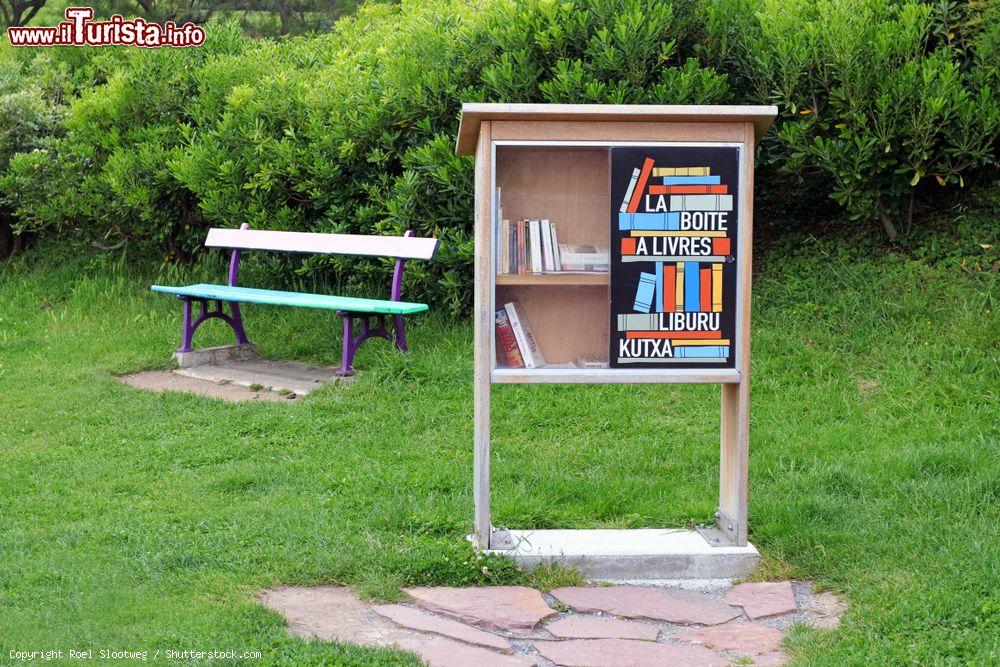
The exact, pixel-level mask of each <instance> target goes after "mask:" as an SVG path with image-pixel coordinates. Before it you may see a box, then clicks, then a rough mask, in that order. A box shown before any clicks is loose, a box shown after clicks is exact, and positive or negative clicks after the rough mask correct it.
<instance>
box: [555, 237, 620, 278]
mask: <svg viewBox="0 0 1000 667" xmlns="http://www.w3.org/2000/svg"><path fill="white" fill-rule="evenodd" d="M559 259H560V263H561V270H563V271H574V272H592V273H607V272H608V269H609V267H610V266H611V251H610V249H609V248H606V247H604V246H593V245H572V244H569V243H562V244H560V245H559Z"/></svg>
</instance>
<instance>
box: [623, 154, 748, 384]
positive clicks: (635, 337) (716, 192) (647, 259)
mask: <svg viewBox="0 0 1000 667" xmlns="http://www.w3.org/2000/svg"><path fill="white" fill-rule="evenodd" d="M626 173H627V172H626ZM651 178H655V179H656V182H650V179H651ZM721 181H722V177H721V176H719V175H718V174H712V173H711V168H710V167H707V166H698V165H693V166H686V167H658V166H656V165H655V164H653V160H652V159H651V158H649V157H646V158H644V159H643V162H642V167H641V168H638V167H633V168H632V174H631V179H630V181H629V183H628V184H627V187H626V190H625V196H624V199H623V200H622V203H621V207H620V209H619V211H618V213H617V215H618V229H619V232H622V234H621V235H620V237H619V240H618V241H616V242H617V243H618V244H619V246H618V247H617V248H616V250H617V251H620V253H619V254H618V255H617V258H618V261H619V262H620V263H622V265H624V266H628V265H630V264H631V265H634V263H642V264H643V270H641V271H639V272H638V275H637V277H636V278H635V280H636V283H635V296H634V300H633V303H632V311H633V312H631V313H621V312H619V313H618V314H617V338H618V340H619V342H620V344H621V345H622V347H621V348H619V350H618V352H619V353H618V354H617V356H616V363H620V364H670V363H672V362H676V363H722V362H726V361H727V360H729V359H730V357H731V355H732V340H731V339H730V338H729V337H728V336H727V337H723V328H722V327H723V325H722V319H721V317H722V315H721V313H723V305H724V303H723V292H724V285H723V271H724V266H725V265H726V264H727V263H729V262H732V257H731V255H732V250H733V246H732V239H731V237H730V232H731V229H730V228H728V227H727V226H726V217H725V216H726V215H727V214H730V215H731V214H732V212H733V210H734V201H733V200H734V196H733V194H732V193H731V192H730V185H729V184H723V183H722V182H721ZM682 213H683V214H684V215H685V216H688V214H689V213H690V214H691V217H685V218H684V222H683V224H684V226H685V228H684V229H681V225H682V222H681V216H682ZM703 214H704V215H705V216H706V217H704V218H702V217H700V216H702V215H703ZM695 216H698V217H695ZM707 216H712V217H707ZM647 266H648V268H645V267H647ZM631 275H635V274H631ZM727 330H728V329H727ZM626 343H627V345H626ZM618 344H619V343H615V345H618Z"/></svg>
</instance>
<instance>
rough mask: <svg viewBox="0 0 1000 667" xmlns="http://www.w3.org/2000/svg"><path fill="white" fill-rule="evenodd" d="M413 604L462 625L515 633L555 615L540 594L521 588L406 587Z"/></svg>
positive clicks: (530, 627) (554, 611)
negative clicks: (459, 622) (466, 624)
mask: <svg viewBox="0 0 1000 667" xmlns="http://www.w3.org/2000/svg"><path fill="white" fill-rule="evenodd" d="M405 593H406V594H407V595H409V596H410V597H411V598H413V601H414V603H415V604H416V605H417V606H418V607H420V608H422V609H426V610H428V611H431V612H434V613H437V614H442V615H444V616H450V617H451V618H454V619H456V620H458V621H461V622H462V623H471V624H476V625H482V626H483V627H487V628H494V629H497V630H506V631H508V632H515V631H519V630H531V629H532V628H534V627H535V626H536V625H537V624H538V623H539V621H541V620H542V619H545V618H548V617H549V616H555V615H556V613H557V612H556V610H555V609H553V608H552V607H550V606H549V605H548V604H547V603H546V602H545V598H543V597H542V594H541V593H539V592H538V591H536V590H535V589H533V588H527V587H525V586H480V587H472V588H448V587H445V586H441V587H437V588H407V589H406V590H405Z"/></svg>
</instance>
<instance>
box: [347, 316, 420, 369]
mask: <svg viewBox="0 0 1000 667" xmlns="http://www.w3.org/2000/svg"><path fill="white" fill-rule="evenodd" d="M337 315H338V316H339V317H341V318H343V320H344V350H343V354H342V356H341V358H340V368H339V369H338V370H337V375H339V376H341V377H343V376H347V375H354V355H355V354H357V351H358V350H360V349H361V346H362V345H363V344H364V342H365V341H366V340H368V339H369V338H385V339H386V340H391V341H392V342H394V343H395V344H396V347H398V348H399V349H400V350H402V351H403V352H406V351H407V350H406V334H405V333H404V331H403V316H402V315H394V316H393V327H392V328H393V331H392V333H390V332H389V329H388V326H387V323H386V321H385V316H384V315H372V314H369V313H352V312H348V311H345V310H338V311H337ZM372 318H375V319H376V320H377V322H376V323H375V324H374V325H373V324H372ZM356 319H357V320H359V322H360V327H361V332H360V333H358V335H357V336H355V335H354V320H356Z"/></svg>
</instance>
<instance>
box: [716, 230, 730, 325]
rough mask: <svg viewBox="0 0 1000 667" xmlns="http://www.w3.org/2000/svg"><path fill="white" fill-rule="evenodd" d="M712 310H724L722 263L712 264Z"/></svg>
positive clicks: (717, 311)
mask: <svg viewBox="0 0 1000 667" xmlns="http://www.w3.org/2000/svg"><path fill="white" fill-rule="evenodd" d="M726 240H727V241H728V240H729V239H726ZM712 312H713V313H721V312H722V264H713V265H712Z"/></svg>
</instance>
